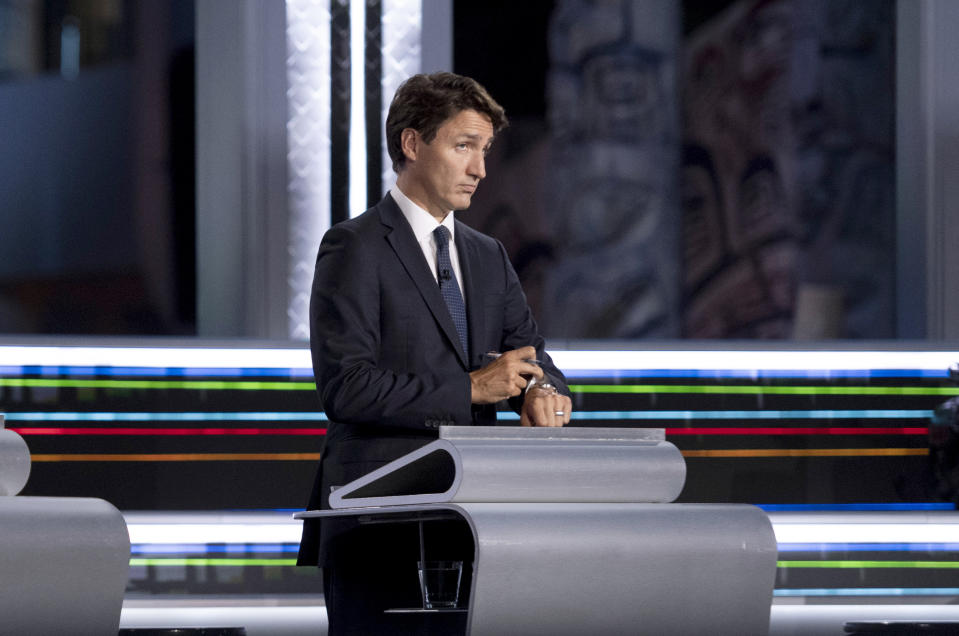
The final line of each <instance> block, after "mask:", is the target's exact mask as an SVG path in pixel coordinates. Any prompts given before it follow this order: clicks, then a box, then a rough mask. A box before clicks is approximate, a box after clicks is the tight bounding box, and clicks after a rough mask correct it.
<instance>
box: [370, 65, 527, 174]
mask: <svg viewBox="0 0 959 636" xmlns="http://www.w3.org/2000/svg"><path fill="white" fill-rule="evenodd" d="M463 110H475V111H476V112H478V113H481V114H483V115H486V116H487V117H489V119H490V123H492V124H493V132H494V133H497V132H499V131H501V130H502V129H503V128H506V126H507V125H508V124H509V122H508V121H507V119H506V113H505V111H504V110H503V107H502V106H500V105H499V104H497V103H496V100H494V99H493V98H492V97H490V94H489V93H487V92H486V89H485V88H483V87H482V86H481V85H480V84H479V82H477V81H476V80H474V79H472V78H469V77H465V76H463V75H457V74H455V73H431V74H429V75H427V74H422V73H421V74H419V75H414V76H412V77H410V78H409V79H407V80H406V81H405V82H403V83H402V84H400V87H399V88H398V89H396V95H394V96H393V101H392V102H391V103H390V112H389V114H388V115H387V116H386V148H387V150H388V151H389V153H390V159H392V160H393V170H394V172H399V171H400V170H402V169H403V165H404V164H405V163H406V157H405V156H404V155H403V148H402V139H401V138H402V135H403V131H404V130H406V129H407V128H412V129H413V130H415V131H417V132H418V133H419V134H420V135H422V137H423V140H424V141H425V142H426V143H430V142H431V141H433V139H434V138H435V137H436V131H438V130H439V128H440V126H442V125H443V122H445V121H446V120H448V119H450V118H452V117H455V116H456V115H457V114H458V113H459V112H460V111H463Z"/></svg>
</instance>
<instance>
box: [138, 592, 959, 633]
mask: <svg viewBox="0 0 959 636" xmlns="http://www.w3.org/2000/svg"><path fill="white" fill-rule="evenodd" d="M864 620H900V621H907V620H912V621H920V620H921V621H957V622H959V605H946V604H941V603H938V604H894V605H893V604H865V605H851V604H845V603H843V604H822V603H816V604H805V603H803V602H800V601H797V600H796V599H789V600H788V601H785V600H782V599H777V600H775V601H774V602H773V605H772V608H771V613H770V621H769V634H770V636H819V635H822V636H826V635H829V636H836V635H839V634H842V633H843V624H844V623H846V622H847V621H864ZM211 626H215V627H241V626H242V627H245V628H246V632H247V634H248V635H249V636H323V635H325V634H326V608H325V607H324V605H323V597H322V595H320V596H289V595H284V596H282V597H269V596H262V597H232V598H231V597H219V596H210V597H193V596H187V597H182V598H165V599H137V598H130V599H127V600H126V601H125V602H124V604H123V613H122V614H121V617H120V627H124V628H125V627H211ZM640 629H641V627H640ZM639 633H641V631H640V632H639Z"/></svg>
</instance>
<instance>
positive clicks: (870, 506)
mask: <svg viewBox="0 0 959 636" xmlns="http://www.w3.org/2000/svg"><path fill="white" fill-rule="evenodd" d="M756 505H757V506H759V507H760V508H762V509H763V510H765V511H766V512H839V511H842V512H853V511H854V512H878V511H881V512H889V511H896V512H917V511H931V510H948V511H954V510H955V509H956V507H955V506H954V505H952V504H951V503H945V502H942V503H940V502H935V503H930V502H927V503H874V502H871V503H816V504H756Z"/></svg>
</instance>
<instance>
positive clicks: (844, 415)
mask: <svg viewBox="0 0 959 636" xmlns="http://www.w3.org/2000/svg"><path fill="white" fill-rule="evenodd" d="M932 415H933V411H932V410H931V409H915V410H906V409H868V410H831V409H822V410H813V411H770V410H766V411H574V412H573V414H572V415H571V419H573V420H839V419H858V420H880V419H882V420H885V419H897V420H898V419H929V418H931V417H932ZM497 417H499V418H501V419H503V420H518V419H519V415H517V414H516V413H513V412H510V411H501V412H499V413H497Z"/></svg>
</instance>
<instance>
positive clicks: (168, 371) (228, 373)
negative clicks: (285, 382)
mask: <svg viewBox="0 0 959 636" xmlns="http://www.w3.org/2000/svg"><path fill="white" fill-rule="evenodd" d="M2 351H3V349H2V348H0V352H2ZM0 375H44V376H56V377H60V376H65V375H66V376H98V377H138V376H142V377H150V378H179V377H228V378H234V377H253V378H258V377H272V378H309V379H311V380H312V379H313V369H310V368H302V369H294V368H276V369H271V368H256V367H248V368H247V367H223V368H214V367H89V366H87V367H67V366H56V367H52V366H45V367H41V366H10V365H0Z"/></svg>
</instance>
